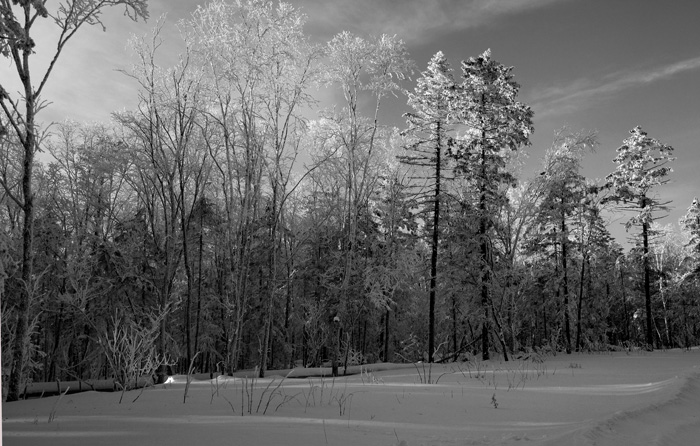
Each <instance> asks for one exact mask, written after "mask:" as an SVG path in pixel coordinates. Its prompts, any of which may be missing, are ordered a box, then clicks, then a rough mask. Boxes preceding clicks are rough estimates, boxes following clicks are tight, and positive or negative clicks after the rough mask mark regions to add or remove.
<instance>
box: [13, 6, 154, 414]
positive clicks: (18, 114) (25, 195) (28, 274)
mask: <svg viewBox="0 0 700 446" xmlns="http://www.w3.org/2000/svg"><path fill="white" fill-rule="evenodd" d="M46 3H47V2H46V1H45V0H44V1H40V0H0V54H1V55H2V56H4V57H7V58H9V59H10V60H11V61H12V65H13V66H14V68H15V71H16V73H17V79H18V80H19V82H20V84H21V92H20V95H19V97H13V96H12V95H11V94H10V93H9V92H8V91H7V88H6V87H7V86H8V85H7V84H6V82H7V80H3V81H0V107H2V110H3V112H4V115H5V116H4V117H5V120H6V122H7V127H9V128H10V129H11V130H10V131H11V132H13V135H12V136H13V137H14V138H16V139H17V140H18V141H19V144H20V145H21V146H22V149H23V151H22V152H23V158H22V191H21V192H22V193H21V195H19V196H18V195H17V193H16V192H15V191H11V190H10V188H9V187H8V184H6V183H5V182H3V181H0V184H2V186H3V188H4V189H5V191H6V192H7V193H8V195H9V196H10V197H11V199H12V200H13V201H14V202H15V203H16V204H17V205H18V206H19V207H20V208H21V209H22V214H23V228H22V239H23V241H22V262H21V271H22V273H21V279H22V281H23V282H24V283H25V285H26V286H25V288H27V289H29V288H31V287H30V285H29V283H30V281H31V280H32V237H33V236H32V225H33V220H34V191H33V190H32V174H33V168H34V164H35V163H34V155H35V154H36V152H37V150H38V148H39V142H40V134H41V133H40V126H39V123H38V122H37V113H38V112H39V111H40V110H41V109H42V108H44V107H45V106H46V105H47V103H46V102H43V101H42V100H41V97H42V96H41V95H42V93H43V91H44V87H45V86H46V84H47V81H48V80H49V77H50V76H51V73H52V72H53V69H54V67H55V66H56V63H57V61H58V59H59V56H60V55H61V53H62V52H63V50H64V48H65V47H66V45H67V44H68V42H69V41H70V40H71V39H72V38H73V36H75V34H76V33H77V32H78V30H79V29H80V28H81V27H82V26H83V25H86V24H87V25H100V26H102V27H103V28H104V25H103V24H102V22H101V21H100V16H101V13H102V11H103V10H104V8H107V7H110V6H118V5H123V6H124V8H125V12H126V15H128V16H129V17H130V18H131V19H133V20H136V19H137V18H139V17H142V18H144V19H146V18H148V10H147V0H65V1H63V2H60V3H58V5H57V6H56V7H55V9H54V10H49V9H47V7H46ZM39 19H50V21H51V22H53V26H54V27H55V29H56V30H57V32H58V37H57V38H56V40H55V41H54V42H52V44H53V45H55V47H54V49H53V52H52V53H51V56H50V62H49V65H48V67H47V68H46V69H45V70H44V71H43V72H42V71H37V70H36V68H35V67H34V65H33V64H32V63H31V61H33V60H34V59H33V58H32V56H33V55H34V54H35V46H36V42H35V40H34V35H35V33H34V31H35V28H34V26H35V25H37V26H38V22H37V20H39ZM0 126H4V124H0ZM0 137H2V136H0ZM24 294H25V295H24V296H22V297H21V298H20V299H19V305H18V307H17V324H16V333H15V345H14V346H13V360H12V371H11V373H10V381H9V389H8V394H7V401H16V400H17V399H18V398H19V387H20V378H21V374H22V371H21V369H20V365H21V364H22V363H23V356H24V349H23V348H22V345H23V342H24V339H25V337H26V335H27V327H28V309H29V299H30V296H29V295H28V294H27V293H24Z"/></svg>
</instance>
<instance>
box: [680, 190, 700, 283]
mask: <svg viewBox="0 0 700 446" xmlns="http://www.w3.org/2000/svg"><path fill="white" fill-rule="evenodd" d="M680 224H681V227H682V228H683V229H684V230H685V231H687V232H688V236H689V238H690V239H689V240H688V248H690V252H691V255H692V256H693V257H694V261H695V268H694V269H695V271H696V272H700V201H698V198H697V197H695V198H694V199H693V203H692V204H691V205H690V207H689V208H688V211H687V212H686V213H685V215H684V216H683V217H681V221H680Z"/></svg>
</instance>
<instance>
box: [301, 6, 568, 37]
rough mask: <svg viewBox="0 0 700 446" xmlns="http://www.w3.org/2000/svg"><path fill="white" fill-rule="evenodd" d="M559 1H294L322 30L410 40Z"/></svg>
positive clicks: (466, 27)
mask: <svg viewBox="0 0 700 446" xmlns="http://www.w3.org/2000/svg"><path fill="white" fill-rule="evenodd" d="M563 1H568V0H528V1H523V0H383V1H376V0H353V1H347V0H340V1H337V0H333V1H330V0H329V1H325V2H318V1H317V0H300V1H297V2H294V4H295V5H296V6H301V8H302V11H303V12H305V13H306V14H307V15H308V17H309V22H310V25H312V26H314V27H317V28H320V29H323V30H325V31H326V33H329V34H335V33H337V32H339V31H342V30H343V29H346V28H347V27H353V28H355V29H356V30H358V31H362V32H364V33H368V34H380V33H384V34H397V35H398V36H399V37H400V38H402V39H403V40H404V41H406V42H409V43H410V42H419V41H423V40H425V39H426V38H428V37H431V34H434V33H436V32H450V31H455V30H463V29H468V28H474V27H477V26H483V25H486V24H489V23H491V22H492V21H493V20H495V19H496V18H497V17H499V16H502V15H509V14H517V13H520V12H523V11H526V10H532V9H536V8H541V7H544V6H547V5H549V4H553V3H561V2H563Z"/></svg>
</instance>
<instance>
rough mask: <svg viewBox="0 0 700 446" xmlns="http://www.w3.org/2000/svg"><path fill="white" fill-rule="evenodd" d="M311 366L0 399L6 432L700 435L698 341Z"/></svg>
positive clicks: (415, 438) (513, 440)
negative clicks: (347, 367)
mask: <svg viewBox="0 0 700 446" xmlns="http://www.w3.org/2000/svg"><path fill="white" fill-rule="evenodd" d="M382 366H384V367H383V368H385V367H386V366H387V365H382ZM370 368H371V366H370ZM341 371H342V369H341ZM311 372H313V371H312V370H309V369H305V370H294V371H293V372H292V374H291V376H289V377H287V378H286V379H283V378H284V377H283V376H279V375H277V376H269V377H268V378H266V379H261V380H252V379H248V378H238V377H236V378H224V377H220V378H218V379H215V380H193V381H192V382H191V384H190V385H189V388H188V389H187V399H186V402H183V399H184V397H185V393H186V392H185V388H186V381H187V380H186V378H185V377H173V378H172V379H171V380H170V381H171V382H170V383H167V384H165V385H161V386H156V387H155V388H148V389H146V390H144V391H143V392H141V391H139V390H135V391H131V392H127V393H126V394H125V395H124V398H123V402H122V403H121V404H119V399H120V397H121V395H120V394H119V393H97V392H85V393H80V394H72V395H71V394H69V395H66V396H64V397H62V398H60V399H59V397H48V398H42V399H33V400H28V401H20V402H16V403H10V404H4V403H3V407H2V416H3V442H2V444H3V445H5V446H14V445H32V446H41V445H51V446H63V445H66V446H67V445H71V446H73V445H95V446H97V445H105V446H112V445H207V446H218V445H230V446H245V445H256V446H257V445H287V446H297V445H303V446H313V445H322V446H323V445H353V446H356V445H386V446H391V445H393V446H397V445H401V446H403V445H406V446H413V445H510V444H527V445H594V444H595V445H695V444H700V350H697V349H694V350H693V351H691V352H685V351H680V350H671V351H657V352H653V353H645V352H634V353H631V354H626V353H624V352H622V353H614V354H573V355H564V354H559V355H557V356H555V357H548V358H546V360H545V361H544V362H539V361H532V360H530V359H525V360H522V359H521V360H516V361H510V362H500V361H488V362H480V361H473V362H470V363H460V364H446V365H435V366H433V367H432V371H429V369H428V367H427V365H426V366H425V368H424V367H423V365H421V364H418V365H417V366H413V365H397V366H395V367H390V368H389V369H388V370H381V371H379V370H376V369H375V370H373V371H367V369H364V370H363V373H361V374H355V375H352V376H348V377H341V378H336V379H335V380H333V379H331V378H327V377H326V378H321V377H311V378H309V377H306V378H299V377H297V378H294V376H295V375H297V376H300V375H308V374H309V373H311ZM428 379H429V380H430V381H431V383H427V382H426V381H427V380H428ZM137 397H138V398H137ZM134 400H135V401H134Z"/></svg>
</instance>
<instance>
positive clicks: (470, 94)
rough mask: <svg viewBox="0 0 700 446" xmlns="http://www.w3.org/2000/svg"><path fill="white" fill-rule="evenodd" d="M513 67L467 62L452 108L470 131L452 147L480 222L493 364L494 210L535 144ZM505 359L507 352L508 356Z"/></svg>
mask: <svg viewBox="0 0 700 446" xmlns="http://www.w3.org/2000/svg"><path fill="white" fill-rule="evenodd" d="M512 71H513V67H505V66H503V65H502V64H500V63H499V62H497V61H496V60H494V59H492V58H491V50H486V51H485V52H484V53H483V54H481V55H479V56H477V57H472V58H469V59H468V60H466V61H463V62H462V83H461V84H460V85H459V86H457V92H456V95H455V99H454V103H453V107H454V108H455V113H456V119H457V121H458V122H459V123H460V124H461V125H463V126H464V127H465V128H466V130H465V132H464V134H463V135H461V136H460V138H459V139H458V142H457V144H455V145H453V146H451V147H450V156H452V157H453V158H454V159H455V160H456V163H457V165H456V171H457V172H460V173H461V174H463V175H464V176H465V177H466V178H468V179H469V180H470V181H472V182H473V185H474V195H475V198H474V199H475V209H476V212H477V214H478V215H477V217H478V221H479V226H478V231H477V234H478V235H477V237H478V243H479V247H480V262H481V264H480V266H479V269H480V278H479V282H480V289H481V291H480V294H481V306H482V311H483V315H482V324H481V337H482V357H483V358H484V360H486V359H489V355H490V354H489V349H490V345H489V331H490V318H491V313H490V308H491V302H490V297H489V288H490V282H491V272H490V270H491V267H492V264H491V260H492V256H491V241H490V231H491V229H492V227H493V222H494V216H495V214H496V211H495V209H497V208H498V207H499V204H500V203H502V202H503V201H504V200H506V194H505V190H504V187H507V186H510V185H514V184H515V177H514V175H513V173H512V171H510V170H509V169H508V162H509V160H510V159H511V153H512V152H515V151H516V150H518V149H519V148H521V147H522V146H526V145H529V144H530V139H529V138H530V134H532V132H533V130H534V128H533V126H532V116H533V112H532V110H531V109H530V107H528V106H527V105H525V104H523V103H521V102H518V101H516V96H517V95H518V92H519V90H520V85H518V83H517V82H516V81H515V79H514V77H513V74H512ZM504 353H505V352H504Z"/></svg>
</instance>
